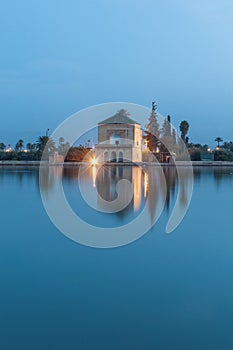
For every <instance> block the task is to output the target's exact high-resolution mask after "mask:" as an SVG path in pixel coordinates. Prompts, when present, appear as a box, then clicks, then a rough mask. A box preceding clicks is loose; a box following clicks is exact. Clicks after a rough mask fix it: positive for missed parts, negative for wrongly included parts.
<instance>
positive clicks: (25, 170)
mask: <svg viewBox="0 0 233 350" xmlns="http://www.w3.org/2000/svg"><path fill="white" fill-rule="evenodd" d="M5 179H6V180H8V181H9V179H10V180H11V181H14V179H17V181H18V182H19V184H20V186H21V185H22V184H23V182H24V181H25V182H29V181H31V180H35V181H37V179H38V167H23V166H16V167H15V166H10V167H0V182H3V181H4V180H5Z"/></svg>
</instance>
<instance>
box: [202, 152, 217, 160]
mask: <svg viewBox="0 0 233 350" xmlns="http://www.w3.org/2000/svg"><path fill="white" fill-rule="evenodd" d="M201 160H202V161H213V160H214V153H213V152H201Z"/></svg>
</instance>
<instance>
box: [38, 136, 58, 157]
mask: <svg viewBox="0 0 233 350" xmlns="http://www.w3.org/2000/svg"><path fill="white" fill-rule="evenodd" d="M36 148H37V154H38V156H39V158H41V157H42V154H43V152H44V150H45V148H46V156H48V155H49V154H50V153H52V152H54V151H55V150H56V147H55V142H54V141H53V139H51V138H50V137H48V136H39V137H38V140H37V141H36Z"/></svg>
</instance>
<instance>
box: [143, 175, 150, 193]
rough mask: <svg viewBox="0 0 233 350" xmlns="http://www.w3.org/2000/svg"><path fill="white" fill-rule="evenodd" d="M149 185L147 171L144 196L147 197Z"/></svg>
mask: <svg viewBox="0 0 233 350" xmlns="http://www.w3.org/2000/svg"><path fill="white" fill-rule="evenodd" d="M148 186H149V181H148V174H147V173H146V172H145V173H144V197H145V198H146V196H147V193H148Z"/></svg>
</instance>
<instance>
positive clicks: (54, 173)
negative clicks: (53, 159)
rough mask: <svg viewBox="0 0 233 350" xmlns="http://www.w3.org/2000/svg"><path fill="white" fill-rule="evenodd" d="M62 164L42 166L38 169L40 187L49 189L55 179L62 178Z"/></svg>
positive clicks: (44, 189)
mask: <svg viewBox="0 0 233 350" xmlns="http://www.w3.org/2000/svg"><path fill="white" fill-rule="evenodd" d="M62 174H63V167H62V166H42V167H41V169H40V189H41V190H42V191H48V190H51V189H52V188H53V187H54V185H55V184H56V182H57V181H60V180H61V179H62Z"/></svg>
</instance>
